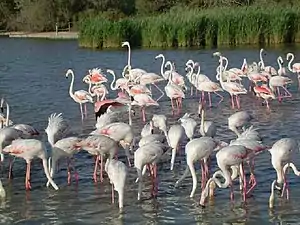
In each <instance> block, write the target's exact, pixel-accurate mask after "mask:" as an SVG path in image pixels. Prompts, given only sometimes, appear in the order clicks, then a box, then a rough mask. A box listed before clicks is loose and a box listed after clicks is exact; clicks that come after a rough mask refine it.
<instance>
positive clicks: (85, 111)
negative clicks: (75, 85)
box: [84, 103, 87, 118]
mask: <svg viewBox="0 0 300 225" xmlns="http://www.w3.org/2000/svg"><path fill="white" fill-rule="evenodd" d="M84 115H85V118H87V108H86V103H85V104H84Z"/></svg>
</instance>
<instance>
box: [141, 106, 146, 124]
mask: <svg viewBox="0 0 300 225" xmlns="http://www.w3.org/2000/svg"><path fill="white" fill-rule="evenodd" d="M141 110H142V120H143V122H144V123H145V122H146V113H145V106H142V108H141Z"/></svg>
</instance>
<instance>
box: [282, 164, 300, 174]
mask: <svg viewBox="0 0 300 225" xmlns="http://www.w3.org/2000/svg"><path fill="white" fill-rule="evenodd" d="M289 167H290V168H292V170H293V172H294V174H295V175H296V176H300V171H299V170H298V169H297V167H296V166H295V164H294V163H287V164H285V165H284V167H283V174H285V173H286V170H287V169H288V168H289Z"/></svg>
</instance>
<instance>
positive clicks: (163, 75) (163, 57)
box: [160, 55, 168, 80]
mask: <svg viewBox="0 0 300 225" xmlns="http://www.w3.org/2000/svg"><path fill="white" fill-rule="evenodd" d="M161 57H162V62H161V66H160V73H161V75H162V77H163V78H164V79H165V80H167V79H168V78H167V77H166V76H165V72H164V66H165V62H166V58H165V56H164V55H162V56H161Z"/></svg>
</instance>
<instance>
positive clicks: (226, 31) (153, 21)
mask: <svg viewBox="0 0 300 225" xmlns="http://www.w3.org/2000/svg"><path fill="white" fill-rule="evenodd" d="M237 12H238V13H237ZM299 22H300V8H299V7H291V6H282V7H277V6H276V5H274V6H270V5H269V7H259V6H243V7H221V8H220V7H214V8H209V9H187V8H172V9H171V10H170V11H169V12H167V13H162V14H160V15H157V16H150V17H136V18H134V19H127V18H126V19H121V20H118V21H110V20H107V19H105V18H103V17H92V18H88V19H85V18H83V19H82V24H81V26H80V45H81V46H84V47H93V48H106V47H120V44H121V42H122V41H124V40H127V41H129V42H130V43H131V45H132V46H135V47H137V46H144V47H192V46H211V45H213V46H215V45H240V44H274V43H293V42H296V41H300V25H299V24H300V23H299Z"/></svg>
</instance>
